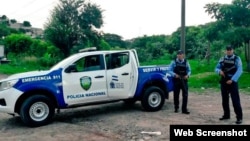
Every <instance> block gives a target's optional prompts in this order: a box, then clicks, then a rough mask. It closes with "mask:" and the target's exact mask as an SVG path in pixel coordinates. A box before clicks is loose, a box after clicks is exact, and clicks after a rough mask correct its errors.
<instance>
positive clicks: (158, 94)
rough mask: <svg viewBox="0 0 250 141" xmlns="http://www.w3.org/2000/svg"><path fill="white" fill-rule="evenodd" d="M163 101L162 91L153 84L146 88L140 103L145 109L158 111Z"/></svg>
mask: <svg viewBox="0 0 250 141" xmlns="http://www.w3.org/2000/svg"><path fill="white" fill-rule="evenodd" d="M164 103H165V95H164V92H163V91H162V90H161V89H160V88H159V87H155V86H151V87H149V88H147V89H146V90H145V92H144V94H143V97H142V100H141V104H142V107H143V108H144V109H145V110H146V111H152V112H153V111H159V110H160V109H161V108H162V106H163V105H164Z"/></svg>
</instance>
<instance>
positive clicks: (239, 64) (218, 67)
mask: <svg viewBox="0 0 250 141" xmlns="http://www.w3.org/2000/svg"><path fill="white" fill-rule="evenodd" d="M224 57H225V58H228V59H230V58H233V57H235V55H232V56H230V57H228V56H227V55H226V56H224ZM224 57H222V58H221V59H220V60H219V62H218V64H217V65H216V67H215V72H216V73H217V74H220V71H221V69H222V66H221V62H222V61H224ZM235 65H236V68H237V70H236V72H235V73H234V75H233V76H232V78H231V80H232V81H234V82H237V81H238V79H239V78H240V76H241V74H242V73H243V70H242V62H241V59H240V57H237V59H236V60H235Z"/></svg>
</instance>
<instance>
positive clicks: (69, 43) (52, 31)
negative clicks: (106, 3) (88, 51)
mask: <svg viewBox="0 0 250 141" xmlns="http://www.w3.org/2000/svg"><path fill="white" fill-rule="evenodd" d="M59 2H60V3H59V4H58V5H57V6H56V7H55V8H54V10H53V11H52V15H51V18H50V20H49V21H48V23H46V26H45V31H44V34H45V38H46V39H47V40H49V41H50V42H52V43H53V44H54V45H55V46H56V47H58V48H59V49H60V51H61V52H62V53H63V56H64V57H67V56H69V55H70V53H71V50H72V48H73V47H74V46H81V47H86V46H88V47H89V46H98V45H99V41H100V40H99V39H100V36H99V33H98V32H97V31H96V30H95V29H96V28H100V27H101V25H102V24H103V21H102V14H101V10H100V8H99V7H98V6H97V5H94V4H90V3H84V1H83V0H59ZM79 44H80V45H79Z"/></svg>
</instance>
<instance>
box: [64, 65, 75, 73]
mask: <svg viewBox="0 0 250 141" xmlns="http://www.w3.org/2000/svg"><path fill="white" fill-rule="evenodd" d="M65 72H66V73H71V72H77V69H76V64H71V65H69V66H68V67H67V68H66V69H65Z"/></svg>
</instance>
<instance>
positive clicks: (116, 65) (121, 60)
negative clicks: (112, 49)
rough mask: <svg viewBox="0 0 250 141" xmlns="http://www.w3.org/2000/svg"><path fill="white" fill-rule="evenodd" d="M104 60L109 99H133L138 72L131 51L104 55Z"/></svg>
mask: <svg viewBox="0 0 250 141" xmlns="http://www.w3.org/2000/svg"><path fill="white" fill-rule="evenodd" d="M105 60H106V66H107V88H108V96H109V98H111V99H125V98H129V97H133V95H134V93H135V90H136V86H137V80H138V70H137V63H136V59H135V57H134V55H133V53H132V51H121V52H116V53H110V54H106V56H105Z"/></svg>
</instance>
